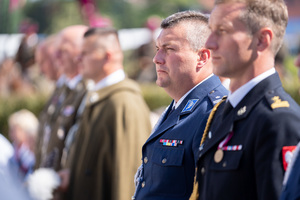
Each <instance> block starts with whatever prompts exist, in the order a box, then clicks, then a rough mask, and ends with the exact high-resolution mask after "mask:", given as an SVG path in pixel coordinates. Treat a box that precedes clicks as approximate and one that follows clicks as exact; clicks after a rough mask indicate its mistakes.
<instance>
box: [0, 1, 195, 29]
mask: <svg viewBox="0 0 300 200" xmlns="http://www.w3.org/2000/svg"><path fill="white" fill-rule="evenodd" d="M96 6H97V9H98V11H99V13H100V14H101V15H102V16H103V17H107V18H110V19H111V21H112V23H113V26H114V27H115V28H117V29H121V28H136V27H144V26H145V22H146V20H147V18H148V17H149V16H152V15H157V16H160V17H162V18H165V17H166V16H168V15H170V14H172V13H175V12H178V11H181V10H187V9H201V6H200V4H199V3H197V0H164V1H161V0H109V1H103V0H96ZM26 18H29V19H31V20H33V21H35V22H37V23H38V24H39V33H43V34H52V33H56V32H57V31H59V30H61V29H62V28H64V27H66V26H69V25H74V24H87V22H86V21H84V19H83V16H82V13H81V10H80V6H79V1H76V0H40V1H27V3H26V5H25V6H24V7H22V8H20V9H19V10H17V11H14V12H10V11H9V0H1V6H0V22H2V23H1V24H2V25H1V26H0V33H16V32H18V24H20V23H21V21H22V20H23V19H26ZM12 25H13V26H12Z"/></svg>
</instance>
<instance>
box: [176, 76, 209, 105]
mask: <svg viewBox="0 0 300 200" xmlns="http://www.w3.org/2000/svg"><path fill="white" fill-rule="evenodd" d="M212 76H213V74H211V75H209V76H208V77H207V78H205V79H204V80H203V81H201V82H200V83H198V84H197V85H195V86H194V87H193V88H192V89H190V90H189V91H188V92H187V93H185V95H183V96H182V97H181V98H180V99H179V100H178V102H177V103H176V102H175V101H173V106H172V108H173V107H175V109H177V108H178V107H179V106H180V104H181V103H182V102H183V100H184V99H185V97H187V95H189V94H190V93H191V92H192V91H193V90H194V89H195V88H196V87H198V86H199V85H200V84H201V83H203V82H204V81H206V80H207V79H209V78H210V77H212Z"/></svg>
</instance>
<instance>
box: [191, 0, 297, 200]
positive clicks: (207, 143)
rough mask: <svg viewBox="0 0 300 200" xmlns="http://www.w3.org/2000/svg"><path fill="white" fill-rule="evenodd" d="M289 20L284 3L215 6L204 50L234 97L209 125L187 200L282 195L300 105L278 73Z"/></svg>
mask: <svg viewBox="0 0 300 200" xmlns="http://www.w3.org/2000/svg"><path fill="white" fill-rule="evenodd" d="M278 16H280V17H278ZM262 17H263V20H262ZM287 20H288V16H287V9H286V5H285V3H284V1H283V0H275V1H274V0H272V1H271V0H264V1H260V0H246V1H245V2H244V3H240V2H237V1H235V0H231V1H230V0H229V1H224V0H217V1H215V7H214V9H213V11H212V13H211V16H210V19H209V25H210V27H211V30H212V33H211V35H210V36H209V38H208V40H207V42H206V47H207V48H209V49H210V50H211V52H212V62H213V72H214V73H215V74H216V75H219V76H224V77H228V78H230V93H229V96H228V98H227V100H225V98H224V101H221V103H220V104H218V105H217V106H216V107H215V108H214V109H213V112H211V115H210V117H209V120H208V122H207V127H206V131H205V132H204V134H203V140H202V142H201V146H200V152H199V160H198V163H197V179H196V180H197V181H196V182H195V185H194V191H193V195H192V196H191V198H190V199H197V200H199V199H201V200H207V199H209V200H220V199H222V200H226V199H228V200H241V199H243V200H246V199H249V200H258V199H259V200H266V199H278V198H279V196H280V192H281V188H282V181H283V175H284V172H285V168H286V166H287V165H288V161H289V159H288V157H289V156H288V155H289V154H290V153H291V152H292V151H293V148H294V146H295V145H296V144H297V142H298V141H299V140H300V123H299V122H300V108H299V105H298V104H297V103H296V102H295V101H294V100H293V99H292V98H291V97H290V96H289V95H288V94H287V93H286V92H285V91H284V90H283V88H282V85H281V82H280V79H279V76H278V73H277V72H276V71H275V68H274V57H275V55H276V53H277V51H278V49H279V48H280V46H281V43H282V39H283V36H284V33H285V31H284V30H285V27H286V25H287Z"/></svg>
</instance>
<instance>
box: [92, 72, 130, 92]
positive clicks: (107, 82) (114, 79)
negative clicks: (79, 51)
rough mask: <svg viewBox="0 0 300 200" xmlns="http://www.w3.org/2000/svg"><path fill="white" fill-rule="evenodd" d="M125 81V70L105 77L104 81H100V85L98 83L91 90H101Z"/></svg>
mask: <svg viewBox="0 0 300 200" xmlns="http://www.w3.org/2000/svg"><path fill="white" fill-rule="evenodd" d="M124 79H125V72H124V70H123V69H120V70H118V71H116V72H114V73H112V74H110V75H108V76H107V77H105V78H104V79H102V80H101V81H99V82H98V83H96V84H95V86H94V87H93V88H92V89H91V91H97V90H100V89H102V88H104V87H107V86H111V85H113V84H116V83H119V82H121V81H123V80H124Z"/></svg>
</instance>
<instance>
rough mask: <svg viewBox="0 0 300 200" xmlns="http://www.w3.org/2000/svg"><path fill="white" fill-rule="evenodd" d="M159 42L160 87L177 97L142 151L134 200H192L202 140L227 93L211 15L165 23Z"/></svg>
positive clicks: (191, 15)
mask: <svg viewBox="0 0 300 200" xmlns="http://www.w3.org/2000/svg"><path fill="white" fill-rule="evenodd" d="M161 28H162V31H161V33H160V35H159V36H158V38H157V41H156V48H157V52H156V55H155V57H154V59H153V61H154V63H155V64H156V71H157V81H156V83H157V85H158V86H160V87H163V88H164V89H165V91H166V92H167V93H168V94H169V95H170V96H171V97H172V98H173V99H174V100H173V101H172V103H171V104H170V105H169V107H168V108H167V109H166V111H165V112H164V113H163V114H162V116H161V118H160V119H159V120H158V123H157V124H156V126H155V127H154V129H153V131H152V134H151V135H150V137H149V138H148V140H147V141H146V143H145V144H144V146H143V148H142V153H143V156H142V165H141V167H140V168H139V170H138V172H137V174H136V192H135V194H134V196H133V199H138V200H148V199H155V200H159V199H164V200H167V199H172V200H174V199H188V198H189V196H190V194H191V192H192V189H193V180H194V173H195V164H196V160H197V156H196V155H197V152H198V148H199V143H200V139H201V137H202V133H203V130H204V127H205V124H206V121H207V117H208V115H209V113H210V111H211V109H212V108H213V106H214V104H216V103H217V102H218V101H220V100H221V98H222V97H223V96H224V95H226V94H227V90H226V89H225V88H224V87H223V86H222V84H221V82H220V80H219V78H218V77H216V76H215V75H213V74H212V66H211V61H210V60H211V59H210V51H209V50H208V49H206V48H204V44H205V41H206V39H207V37H208V35H209V33H210V31H209V28H208V17H207V16H205V15H203V14H202V13H199V12H196V11H185V12H179V13H176V14H174V15H171V16H169V17H168V18H166V19H165V20H163V22H162V24H161Z"/></svg>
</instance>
